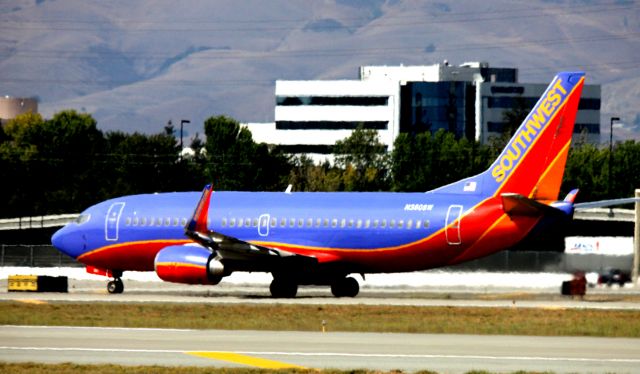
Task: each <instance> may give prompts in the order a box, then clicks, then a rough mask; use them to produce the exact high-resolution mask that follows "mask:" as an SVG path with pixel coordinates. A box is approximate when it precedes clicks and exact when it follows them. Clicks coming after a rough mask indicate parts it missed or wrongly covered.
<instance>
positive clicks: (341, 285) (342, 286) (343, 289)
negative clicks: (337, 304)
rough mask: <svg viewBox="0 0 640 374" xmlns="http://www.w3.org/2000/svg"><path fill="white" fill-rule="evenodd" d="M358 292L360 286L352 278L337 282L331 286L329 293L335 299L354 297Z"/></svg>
mask: <svg viewBox="0 0 640 374" xmlns="http://www.w3.org/2000/svg"><path fill="white" fill-rule="evenodd" d="M359 292H360V284H358V281H357V280H355V279H354V278H352V277H346V278H342V279H340V280H338V281H337V282H335V283H333V284H332V285H331V293H332V294H333V296H335V297H356V296H357V295H358V293H359Z"/></svg>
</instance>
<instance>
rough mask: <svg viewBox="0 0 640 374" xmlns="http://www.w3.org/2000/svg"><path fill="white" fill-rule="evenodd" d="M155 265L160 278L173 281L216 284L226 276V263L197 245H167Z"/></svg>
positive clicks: (159, 253) (158, 255)
mask: <svg viewBox="0 0 640 374" xmlns="http://www.w3.org/2000/svg"><path fill="white" fill-rule="evenodd" d="M154 266H155V269H156V274H158V277H160V279H162V280H164V281H167V282H173V283H185V284H208V285H214V284H218V283H220V281H221V280H222V278H223V277H224V276H225V269H224V265H223V264H222V263H221V262H220V261H218V260H217V259H215V255H213V254H211V252H210V251H209V250H207V249H206V248H204V247H201V246H196V245H172V246H169V247H165V248H163V249H162V250H160V252H158V254H157V255H156V258H155V263H154Z"/></svg>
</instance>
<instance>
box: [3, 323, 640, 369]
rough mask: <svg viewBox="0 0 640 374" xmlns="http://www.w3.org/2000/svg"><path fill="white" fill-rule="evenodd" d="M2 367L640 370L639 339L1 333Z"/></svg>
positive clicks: (14, 329) (64, 330)
mask: <svg viewBox="0 0 640 374" xmlns="http://www.w3.org/2000/svg"><path fill="white" fill-rule="evenodd" d="M0 342H1V343H0V345H1V346H0V360H2V361H10V362H24V361H36V362H45V363H59V362H75V363H92V364H93V363H114V364H124V365H170V366H173V365H189V366H219V367H238V366H239V367H269V368H277V367H288V366H301V367H307V368H339V369H353V368H369V369H380V370H392V369H401V370H407V371H416V370H436V371H439V372H453V373H455V372H465V371H469V370H491V371H500V372H505V371H516V370H522V369H526V370H530V371H555V372H593V373H604V372H617V373H622V372H624V373H638V372H640V339H621V338H586V337H529V336H477V335H431V334H388V333H383V334H381V333H332V332H327V333H321V332H317V333H313V332H268V331H267V332H265V331H220V330H175V329H130V328H92V327H28V326H2V327H0Z"/></svg>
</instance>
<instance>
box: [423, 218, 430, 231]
mask: <svg viewBox="0 0 640 374" xmlns="http://www.w3.org/2000/svg"><path fill="white" fill-rule="evenodd" d="M423 226H424V228H425V229H428V228H429V220H427V219H425V220H424V223H423Z"/></svg>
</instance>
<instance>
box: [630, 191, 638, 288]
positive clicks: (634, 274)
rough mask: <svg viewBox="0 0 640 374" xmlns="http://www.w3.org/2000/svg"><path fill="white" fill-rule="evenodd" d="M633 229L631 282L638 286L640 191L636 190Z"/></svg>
mask: <svg viewBox="0 0 640 374" xmlns="http://www.w3.org/2000/svg"><path fill="white" fill-rule="evenodd" d="M635 218H636V219H635V225H634V228H633V269H631V281H632V282H633V285H634V286H637V285H638V270H639V269H638V268H639V267H640V189H636V217H635Z"/></svg>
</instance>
